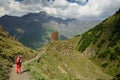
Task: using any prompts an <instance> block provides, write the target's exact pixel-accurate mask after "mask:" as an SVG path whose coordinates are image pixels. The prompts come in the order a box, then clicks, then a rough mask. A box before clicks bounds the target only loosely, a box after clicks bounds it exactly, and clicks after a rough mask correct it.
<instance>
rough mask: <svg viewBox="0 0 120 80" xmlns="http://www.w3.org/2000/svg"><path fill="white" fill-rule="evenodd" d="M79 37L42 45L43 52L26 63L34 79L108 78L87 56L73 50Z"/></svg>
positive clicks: (93, 79) (82, 79) (83, 79)
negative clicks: (36, 58)
mask: <svg viewBox="0 0 120 80" xmlns="http://www.w3.org/2000/svg"><path fill="white" fill-rule="evenodd" d="M78 40H79V37H75V38H74V39H73V40H67V41H56V42H52V43H49V44H48V45H46V46H45V47H44V49H43V50H44V54H43V55H42V56H41V57H40V58H39V59H38V60H36V61H34V62H32V63H30V64H29V65H27V67H28V68H29V70H30V72H31V74H32V75H33V76H34V78H35V80H110V79H111V76H109V75H107V74H105V73H103V72H102V70H101V69H100V68H99V67H98V66H96V65H94V64H93V63H92V62H91V61H90V60H89V59H88V58H87V57H85V56H84V55H82V54H80V53H79V52H78V51H76V50H74V46H76V42H77V41H78Z"/></svg>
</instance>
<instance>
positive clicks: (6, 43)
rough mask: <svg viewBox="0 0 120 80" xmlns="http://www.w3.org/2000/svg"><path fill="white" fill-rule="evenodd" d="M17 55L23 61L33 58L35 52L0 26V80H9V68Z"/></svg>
mask: <svg viewBox="0 0 120 80" xmlns="http://www.w3.org/2000/svg"><path fill="white" fill-rule="evenodd" d="M18 54H21V55H23V61H25V60H27V59H30V58H32V57H34V56H35V55H36V52H35V51H33V50H31V49H29V48H27V47H25V46H23V44H21V43H20V42H18V41H17V40H16V39H15V38H14V37H12V36H11V35H10V34H9V33H8V32H6V31H5V30H4V29H3V27H1V26H0V80H8V79H9V76H8V73H9V71H10V67H12V64H13V63H14V62H15V57H16V56H17V55H18Z"/></svg>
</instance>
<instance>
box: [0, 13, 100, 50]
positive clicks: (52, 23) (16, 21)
mask: <svg viewBox="0 0 120 80" xmlns="http://www.w3.org/2000/svg"><path fill="white" fill-rule="evenodd" d="M98 22H99V21H96V20H95V21H79V20H75V19H66V20H63V19H62V18H59V17H53V16H50V15H48V14H47V13H46V12H40V13H29V14H27V15H24V16H22V17H15V16H7V15H5V16H3V17H1V18H0V25H3V26H4V28H5V29H6V30H7V31H8V32H9V33H10V34H11V35H12V36H14V37H15V38H16V39H18V40H19V41H21V42H22V43H23V44H24V45H26V46H29V47H31V48H34V49H36V48H39V47H41V46H43V45H44V44H45V43H46V42H48V41H49V39H50V38H49V35H50V33H51V32H52V31H58V32H59V33H60V35H62V37H60V39H67V37H70V36H71V35H72V36H73V35H75V34H78V33H80V32H83V31H85V30H88V29H89V28H91V26H93V25H95V24H97V23H98ZM84 27H85V29H84ZM83 29H84V30H83ZM80 30H82V31H80ZM70 31H72V32H70Z"/></svg>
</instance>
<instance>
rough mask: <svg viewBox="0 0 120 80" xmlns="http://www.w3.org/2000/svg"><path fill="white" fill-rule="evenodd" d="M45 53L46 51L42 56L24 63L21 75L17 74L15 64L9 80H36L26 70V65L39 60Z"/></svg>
mask: <svg viewBox="0 0 120 80" xmlns="http://www.w3.org/2000/svg"><path fill="white" fill-rule="evenodd" d="M43 53H44V51H41V52H40V54H38V55H37V56H36V57H35V58H33V59H31V60H29V61H26V62H24V63H23V64H22V67H21V74H16V65H15V64H14V65H13V67H12V69H11V72H10V78H9V80H34V79H33V78H32V76H31V75H30V74H29V70H27V69H25V67H24V64H28V63H30V62H32V61H34V60H36V59H38V58H39V57H40V56H41V55H42V54H43Z"/></svg>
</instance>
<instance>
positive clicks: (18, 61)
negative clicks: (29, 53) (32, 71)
mask: <svg viewBox="0 0 120 80" xmlns="http://www.w3.org/2000/svg"><path fill="white" fill-rule="evenodd" d="M15 63H16V65H17V68H20V67H21V63H22V59H21V58H20V57H19V56H18V57H17V58H16V62H15Z"/></svg>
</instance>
